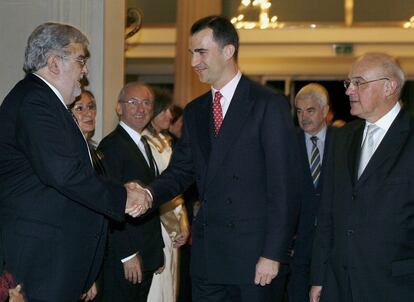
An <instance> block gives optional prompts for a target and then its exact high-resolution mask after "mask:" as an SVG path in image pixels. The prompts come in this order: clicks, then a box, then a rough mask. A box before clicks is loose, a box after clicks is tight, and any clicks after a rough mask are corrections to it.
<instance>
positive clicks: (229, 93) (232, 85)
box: [211, 70, 242, 101]
mask: <svg viewBox="0 0 414 302" xmlns="http://www.w3.org/2000/svg"><path fill="white" fill-rule="evenodd" d="M241 76H242V73H241V72H240V70H238V71H237V73H236V75H235V76H234V77H233V78H232V79H231V80H230V81H229V82H228V83H227V84H226V85H224V86H223V87H222V88H221V89H220V90H217V89H215V88H214V87H213V86H211V92H212V94H213V98H214V94H215V93H216V91H220V93H221V95H222V96H223V97H224V98H225V99H226V100H229V101H230V100H231V99H232V98H233V95H234V92H235V91H236V88H237V85H238V84H239V81H240V79H241Z"/></svg>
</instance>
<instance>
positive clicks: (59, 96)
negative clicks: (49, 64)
mask: <svg viewBox="0 0 414 302" xmlns="http://www.w3.org/2000/svg"><path fill="white" fill-rule="evenodd" d="M33 74H34V75H35V76H37V77H38V78H39V79H41V80H42V81H43V82H45V83H46V85H47V86H49V87H50V89H52V91H53V92H54V93H55V94H56V96H57V97H58V99H59V100H60V101H61V102H62V104H63V105H64V106H65V108H68V105H66V104H65V101H64V100H63V96H62V94H61V93H60V92H59V90H57V88H56V87H55V86H53V85H52V84H50V83H49V82H48V81H46V79H44V78H42V77H41V76H40V75H38V74H37V73H35V72H34V73H33Z"/></svg>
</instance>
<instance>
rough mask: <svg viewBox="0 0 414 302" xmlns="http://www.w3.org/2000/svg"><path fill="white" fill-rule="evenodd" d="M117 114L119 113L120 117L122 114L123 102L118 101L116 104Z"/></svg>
mask: <svg viewBox="0 0 414 302" xmlns="http://www.w3.org/2000/svg"><path fill="white" fill-rule="evenodd" d="M115 111H116V114H117V115H118V117H119V118H120V117H121V115H122V107H121V104H120V103H119V102H118V103H117V104H116V108H115Z"/></svg>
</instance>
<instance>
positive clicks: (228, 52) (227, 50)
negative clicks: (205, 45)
mask: <svg viewBox="0 0 414 302" xmlns="http://www.w3.org/2000/svg"><path fill="white" fill-rule="evenodd" d="M235 50H236V49H235V48H234V45H231V44H228V45H226V46H224V48H223V53H224V57H225V58H226V60H229V59H231V58H232V57H233V56H234V52H235Z"/></svg>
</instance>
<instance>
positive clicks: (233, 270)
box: [148, 16, 298, 302]
mask: <svg viewBox="0 0 414 302" xmlns="http://www.w3.org/2000/svg"><path fill="white" fill-rule="evenodd" d="M238 48H239V40H238V34H237V31H236V30H235V28H234V27H233V25H232V24H231V23H230V22H229V21H228V20H227V19H226V18H224V17H221V16H209V17H205V18H203V19H200V20H199V21H197V22H196V23H195V24H194V25H193V26H192V28H191V38H190V52H191V54H192V61H191V62H192V66H193V67H194V69H195V71H196V72H197V74H198V76H199V78H200V80H201V81H202V82H206V83H210V84H211V85H212V90H211V91H209V92H207V93H206V94H204V95H202V96H200V97H198V98H197V99H196V100H194V101H193V102H191V103H190V104H188V105H187V107H186V109H185V113H184V127H183V133H182V137H181V139H180V140H179V141H178V143H177V146H176V148H175V150H174V152H173V157H172V160H171V162H170V165H169V168H167V170H166V171H165V172H164V173H163V174H162V176H161V177H160V178H158V179H157V180H156V181H155V182H154V183H152V184H151V185H150V191H151V193H152V196H153V197H154V202H155V204H157V203H159V202H162V201H166V200H170V199H171V198H172V197H174V196H176V195H177V194H179V193H180V192H182V191H183V190H184V189H185V188H186V187H187V186H188V185H190V184H191V183H192V182H193V181H194V180H195V181H196V183H197V187H198V189H199V193H200V199H201V208H200V210H199V212H198V215H197V217H196V218H195V219H194V220H193V237H192V240H193V246H192V258H191V261H192V262H191V275H192V280H193V301H262V302H263V301H269V299H271V297H270V286H269V285H268V284H270V283H271V282H272V279H274V278H275V277H276V275H277V274H278V272H279V267H280V263H282V262H285V261H287V260H288V245H289V242H290V239H291V236H292V233H293V227H292V226H293V223H294V222H293V220H294V219H293V218H294V215H293V213H292V211H293V208H294V207H293V205H294V203H295V201H296V200H295V199H294V193H293V191H294V187H295V182H296V181H297V180H296V174H295V173H296V169H295V167H296V166H295V165H296V164H297V157H298V156H297V146H296V144H295V134H294V128H293V123H292V120H291V117H290V114H289V104H288V102H287V101H286V99H285V98H284V97H283V96H280V95H276V94H275V93H273V92H272V91H270V90H268V89H266V88H264V87H262V86H260V85H259V84H257V83H254V82H252V81H251V80H249V79H247V78H246V77H244V76H242V74H241V72H240V71H239V68H238V65H237V54H238ZM148 195H149V194H148ZM148 198H150V196H148ZM290 203H292V206H291V205H290Z"/></svg>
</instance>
